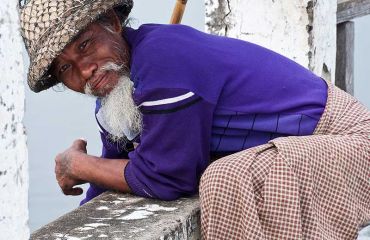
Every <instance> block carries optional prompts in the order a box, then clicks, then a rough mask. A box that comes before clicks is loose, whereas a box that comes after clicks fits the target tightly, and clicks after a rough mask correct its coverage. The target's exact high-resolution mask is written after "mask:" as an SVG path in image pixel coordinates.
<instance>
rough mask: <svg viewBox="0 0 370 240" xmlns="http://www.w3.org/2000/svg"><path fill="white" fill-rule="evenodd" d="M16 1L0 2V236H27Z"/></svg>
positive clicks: (22, 83) (19, 43)
mask: <svg viewBox="0 0 370 240" xmlns="http://www.w3.org/2000/svg"><path fill="white" fill-rule="evenodd" d="M17 2H18V1H14V0H1V4H0V63H1V64H0V76H1V80H0V135H1V136H0V233H1V235H0V239H17V240H19V239H28V237H29V229H28V162H27V148H26V136H25V129H24V126H23V123H22V120H23V114H24V98H25V97H24V79H25V74H24V67H23V59H22V51H23V43H22V39H21V36H20V31H19V26H20V24H19V19H18V10H17Z"/></svg>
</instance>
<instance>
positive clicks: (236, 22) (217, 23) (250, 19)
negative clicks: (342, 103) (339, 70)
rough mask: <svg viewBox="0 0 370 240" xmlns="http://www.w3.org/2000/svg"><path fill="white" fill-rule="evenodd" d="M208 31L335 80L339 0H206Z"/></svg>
mask: <svg viewBox="0 0 370 240" xmlns="http://www.w3.org/2000/svg"><path fill="white" fill-rule="evenodd" d="M205 4H206V31H208V32H210V33H213V34H217V35H225V36H229V37H234V38H239V39H243V40H246V41H250V42H253V43H257V44H259V45H261V46H264V47H267V48H269V49H271V50H274V51H276V52H278V53H280V54H282V55H284V56H287V57H288V58H290V59H292V60H294V61H296V62H298V63H299V64H301V65H303V66H305V67H306V68H309V69H310V70H312V71H313V72H315V73H316V74H317V75H319V76H322V77H324V78H325V79H327V80H331V81H333V80H334V77H335V56H336V9H337V0H294V1H291V0H205Z"/></svg>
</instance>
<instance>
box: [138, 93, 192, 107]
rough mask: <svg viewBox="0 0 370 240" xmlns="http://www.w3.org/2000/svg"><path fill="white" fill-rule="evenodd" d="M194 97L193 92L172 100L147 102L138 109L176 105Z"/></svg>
mask: <svg viewBox="0 0 370 240" xmlns="http://www.w3.org/2000/svg"><path fill="white" fill-rule="evenodd" d="M192 96H194V93H193V92H188V93H186V94H183V95H180V96H177V97H173V98H165V99H161V100H156V101H148V102H143V103H142V104H140V105H139V107H141V106H144V107H149V106H158V105H166V104H171V103H176V102H180V101H182V100H185V99H187V98H190V97H192Z"/></svg>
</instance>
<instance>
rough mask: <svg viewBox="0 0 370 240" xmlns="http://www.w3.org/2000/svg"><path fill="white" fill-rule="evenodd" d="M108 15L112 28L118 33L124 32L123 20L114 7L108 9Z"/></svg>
mask: <svg viewBox="0 0 370 240" xmlns="http://www.w3.org/2000/svg"><path fill="white" fill-rule="evenodd" d="M106 15H107V17H108V18H109V22H110V25H111V26H112V30H113V31H114V32H117V33H122V24H121V20H120V19H119V17H118V15H117V14H116V12H115V11H114V10H113V9H110V10H108V11H107V13H106Z"/></svg>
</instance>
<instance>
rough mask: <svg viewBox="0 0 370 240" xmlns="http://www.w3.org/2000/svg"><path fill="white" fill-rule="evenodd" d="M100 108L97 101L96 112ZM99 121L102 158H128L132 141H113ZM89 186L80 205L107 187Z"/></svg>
mask: <svg viewBox="0 0 370 240" xmlns="http://www.w3.org/2000/svg"><path fill="white" fill-rule="evenodd" d="M99 109H100V101H99V100H97V101H96V108H95V114H96V113H97V112H98V110H99ZM96 121H97V124H98V126H99V132H100V139H101V142H102V145H103V146H102V154H101V157H102V158H109V159H121V158H122V159H123V158H126V159H127V158H128V152H129V151H132V150H133V145H132V143H130V142H128V143H127V144H125V145H124V144H122V143H117V142H113V141H112V140H110V139H109V133H108V132H107V131H105V130H104V128H103V127H102V126H101V125H100V123H99V121H98V120H96ZM89 185H90V186H89V188H88V189H87V192H86V197H85V199H83V200H82V201H81V202H80V205H83V204H85V203H86V202H88V201H90V200H91V199H93V198H95V197H97V196H99V195H100V194H102V193H103V192H105V191H106V190H107V189H105V188H102V187H100V186H98V185H96V184H93V183H90V184H89Z"/></svg>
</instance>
